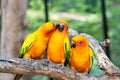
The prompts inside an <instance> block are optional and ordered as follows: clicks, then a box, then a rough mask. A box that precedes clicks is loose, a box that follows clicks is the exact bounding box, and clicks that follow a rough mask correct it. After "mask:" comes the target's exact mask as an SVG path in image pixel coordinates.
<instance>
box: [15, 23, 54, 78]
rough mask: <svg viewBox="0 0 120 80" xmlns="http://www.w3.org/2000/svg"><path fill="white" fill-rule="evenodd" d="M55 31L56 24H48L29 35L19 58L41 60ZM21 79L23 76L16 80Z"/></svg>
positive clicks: (18, 75) (18, 76) (17, 76)
mask: <svg viewBox="0 0 120 80" xmlns="http://www.w3.org/2000/svg"><path fill="white" fill-rule="evenodd" d="M54 30H55V25H54V23H53V22H47V23H45V24H43V25H42V26H40V28H39V29H37V30H36V31H35V32H33V33H31V34H29V35H28V36H27V37H26V39H25V41H24V43H23V45H22V48H21V50H20V54H19V58H32V59H41V58H42V57H43V55H44V53H45V51H46V47H47V44H48V40H49V38H50V36H51V35H52V33H53V32H54ZM21 77H22V75H20V74H17V75H16V76H15V78H14V80H19V79H20V78H21Z"/></svg>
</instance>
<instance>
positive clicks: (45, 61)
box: [42, 59, 51, 66]
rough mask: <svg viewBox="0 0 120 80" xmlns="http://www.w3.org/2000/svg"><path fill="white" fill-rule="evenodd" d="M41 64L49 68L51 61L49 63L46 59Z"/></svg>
mask: <svg viewBox="0 0 120 80" xmlns="http://www.w3.org/2000/svg"><path fill="white" fill-rule="evenodd" d="M42 63H43V65H45V66H49V65H50V64H51V61H49V60H48V59H43V60H42Z"/></svg>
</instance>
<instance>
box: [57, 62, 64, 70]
mask: <svg viewBox="0 0 120 80" xmlns="http://www.w3.org/2000/svg"><path fill="white" fill-rule="evenodd" d="M56 68H58V69H63V68H64V64H62V63H61V64H57V65H56Z"/></svg>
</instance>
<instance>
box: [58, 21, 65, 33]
mask: <svg viewBox="0 0 120 80" xmlns="http://www.w3.org/2000/svg"><path fill="white" fill-rule="evenodd" d="M64 27H65V25H64V24H62V23H61V24H60V25H59V26H58V30H59V31H60V32H62V31H63V30H64Z"/></svg>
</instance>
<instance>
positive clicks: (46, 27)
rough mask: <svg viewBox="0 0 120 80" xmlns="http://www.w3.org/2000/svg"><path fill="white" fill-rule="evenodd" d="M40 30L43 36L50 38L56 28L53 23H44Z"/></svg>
mask: <svg viewBox="0 0 120 80" xmlns="http://www.w3.org/2000/svg"><path fill="white" fill-rule="evenodd" d="M40 28H42V29H41V30H42V31H43V33H44V34H45V36H50V35H51V34H52V33H53V32H54V31H55V29H56V26H55V24H54V23H53V22H46V23H45V24H43V25H42V26H41V27H40Z"/></svg>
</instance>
